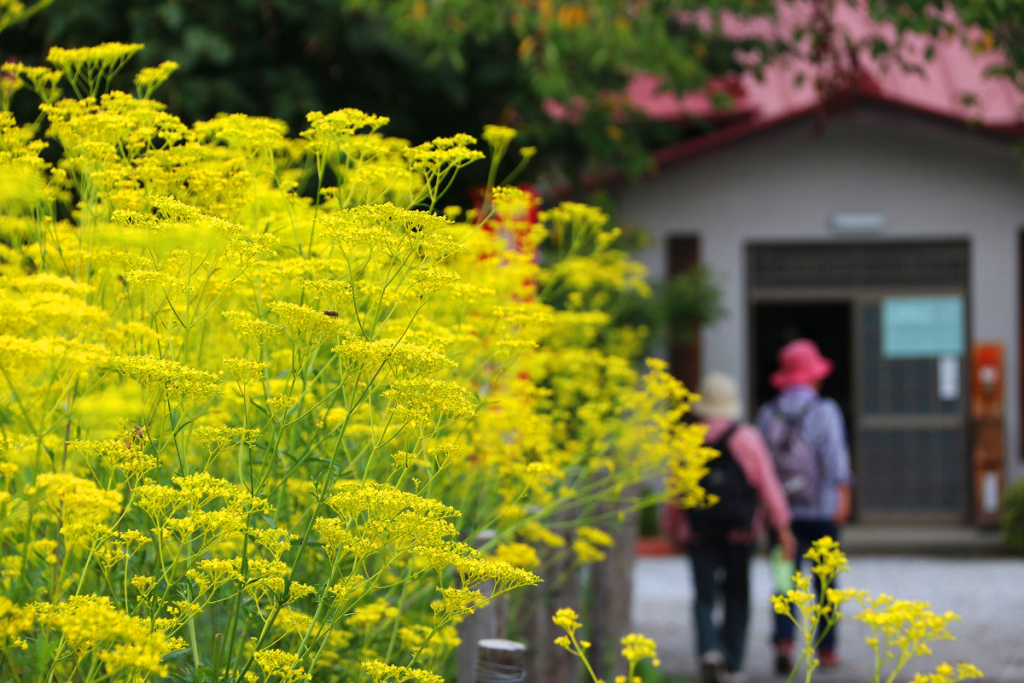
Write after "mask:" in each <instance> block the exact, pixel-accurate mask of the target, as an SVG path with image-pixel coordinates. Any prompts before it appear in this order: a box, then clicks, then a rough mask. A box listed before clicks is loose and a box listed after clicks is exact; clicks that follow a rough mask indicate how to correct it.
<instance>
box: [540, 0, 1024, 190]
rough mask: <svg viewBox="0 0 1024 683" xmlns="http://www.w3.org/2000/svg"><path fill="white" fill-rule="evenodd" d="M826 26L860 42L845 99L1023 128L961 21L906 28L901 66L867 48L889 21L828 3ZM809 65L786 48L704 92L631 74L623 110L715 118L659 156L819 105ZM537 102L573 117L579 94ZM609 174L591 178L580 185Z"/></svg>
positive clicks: (1021, 102) (839, 40) (1003, 132)
mask: <svg viewBox="0 0 1024 683" xmlns="http://www.w3.org/2000/svg"><path fill="white" fill-rule="evenodd" d="M814 7H815V4H814V3H813V2H808V1H807V0H777V4H776V9H777V16H776V17H774V18H768V17H755V18H744V17H738V16H735V15H731V14H723V15H720V16H719V21H720V24H719V26H720V30H721V31H722V33H723V34H724V35H725V36H726V37H728V38H730V39H737V40H739V39H745V38H747V39H749V38H757V39H771V38H773V37H779V36H792V35H793V31H794V29H795V28H797V27H800V26H808V25H809V23H810V21H811V17H812V13H813V11H814ZM680 20H681V21H682V22H683V23H692V24H696V25H699V26H701V27H702V28H703V29H704V30H705V31H709V30H710V29H711V15H710V13H708V12H703V11H702V12H696V13H689V14H685V15H681V17H680ZM831 24H832V26H833V28H834V33H833V36H832V40H833V45H834V46H843V45H845V44H847V43H848V42H849V43H852V44H855V45H862V46H863V47H861V48H860V49H858V50H857V51H856V62H857V63H856V64H855V65H853V64H851V61H852V59H851V58H849V57H847V58H845V59H843V58H842V57H840V59H841V62H840V63H839V66H840V68H842V69H846V70H848V72H849V73H850V74H852V77H851V78H849V79H848V85H846V86H845V87H844V90H843V92H842V94H843V95H844V96H845V97H846V98H847V99H849V100H867V101H871V102H880V103H884V104H886V105H889V106H895V107H897V108H899V109H904V110H909V111H914V112H917V113H921V114H925V115H927V116H929V117H931V118H937V119H940V120H945V121H951V122H954V123H957V124H965V123H969V124H972V125H973V126H974V127H975V128H979V129H981V130H983V131H985V132H988V133H992V134H996V135H998V136H1000V137H1006V138H1012V137H1014V136H1020V135H1024V92H1022V91H1021V90H1020V89H1019V88H1018V87H1017V86H1016V85H1015V84H1014V83H1013V81H1012V80H1011V79H1010V78H1008V77H1005V76H996V75H992V74H990V73H989V71H990V70H991V69H993V68H995V67H998V66H1000V65H1002V64H1003V63H1004V60H1003V56H1002V55H1001V54H1000V53H999V52H997V51H992V50H984V49H978V48H977V47H975V46H977V45H979V44H981V43H982V40H981V38H982V36H981V34H980V32H977V31H973V30H971V29H965V30H964V31H962V33H961V35H958V36H955V37H948V38H943V39H932V38H929V37H926V36H922V35H918V34H905V35H904V37H903V43H902V47H901V50H900V55H901V56H902V57H903V58H904V59H905V60H906V61H907V62H909V63H910V64H912V65H914V67H916V68H914V69H907V68H905V67H903V66H901V65H899V64H896V63H894V60H893V58H892V55H889V56H886V55H883V56H881V57H879V58H875V57H873V56H872V55H871V53H870V49H869V47H868V46H869V45H870V40H871V39H872V38H875V37H877V38H882V39H884V40H885V41H886V43H887V44H890V45H891V44H893V41H894V40H895V38H896V29H895V27H893V26H892V25H889V24H884V23H879V22H877V21H874V20H873V19H871V18H870V17H869V16H868V14H867V11H866V10H865V9H864V8H863V6H862V5H861V6H860V7H853V6H851V5H850V4H849V3H847V2H837V3H835V5H834V11H833V14H832V16H831ZM929 45H930V46H931V47H932V50H933V54H932V56H931V58H930V59H928V58H926V56H925V55H926V50H927V48H928V46H929ZM836 54H839V55H843V54H845V50H836ZM741 58H742V55H738V56H737V59H738V60H739V59H741ZM817 68H818V67H816V66H815V65H813V64H812V63H811V62H810V61H809V60H807V59H804V58H801V57H799V56H787V57H784V58H779V59H778V60H776V61H775V62H773V63H771V64H769V65H768V66H766V67H765V68H764V69H763V70H762V75H761V78H758V77H757V76H755V75H754V74H753V73H750V72H745V73H742V74H737V75H734V76H731V77H725V78H721V79H716V80H715V81H713V82H712V83H711V84H710V85H709V87H708V88H706V89H705V90H702V91H699V92H691V93H683V94H677V93H672V92H668V91H665V90H663V89H662V88H661V80H660V79H659V78H658V77H657V76H654V75H651V74H640V75H637V76H635V77H634V78H633V79H632V80H631V81H630V82H629V83H628V84H627V86H626V88H625V93H624V94H625V95H626V99H627V101H628V102H629V104H630V106H631V107H632V108H634V109H636V110H637V111H640V112H642V113H644V114H646V115H647V116H648V117H649V118H651V119H654V120H660V121H685V120H687V119H693V118H699V119H706V120H711V121H717V122H719V125H718V126H717V128H716V130H715V131H714V132H711V133H707V134H704V135H701V136H698V137H695V138H691V139H689V140H686V141H685V142H682V143H680V144H678V145H674V146H673V147H670V148H667V149H664V150H661V151H659V152H658V153H656V154H655V158H656V159H657V161H658V162H659V163H667V162H670V161H673V160H675V159H679V158H682V157H685V156H689V155H691V154H694V153H697V152H701V151H704V150H706V149H709V148H712V147H715V146H717V145H719V144H722V143H723V142H726V141H731V140H736V139H738V138H742V137H745V136H746V135H748V134H750V133H753V132H756V131H759V130H764V129H765V128H769V127H773V126H775V125H777V124H781V123H784V122H786V121H790V120H793V119H795V118H799V117H802V116H805V115H808V114H810V113H813V112H814V111H816V110H819V109H820V107H821V105H822V97H821V95H820V93H819V92H818V89H817V88H816V87H815V81H816V78H815V77H816V75H817V72H816V69H817ZM716 89H717V90H724V91H726V92H727V93H728V94H729V95H730V98H731V100H732V105H731V107H730V108H729V109H728V110H726V111H722V110H721V109H717V110H716V109H715V107H714V104H713V102H714V98H713V97H712V91H714V90H716ZM545 104H546V109H547V111H548V113H549V115H551V116H552V117H553V118H556V119H563V120H573V119H574V118H576V116H578V114H579V109H580V107H582V106H585V105H584V104H583V103H581V102H574V103H571V105H570V106H568V107H566V106H564V105H562V104H558V103H553V102H549V103H545ZM612 175H613V176H614V175H617V174H612ZM610 179H611V177H610V176H605V177H604V178H603V179H601V178H591V179H590V180H589V182H587V183H586V184H588V185H593V184H597V183H600V182H602V180H603V181H607V180H610Z"/></svg>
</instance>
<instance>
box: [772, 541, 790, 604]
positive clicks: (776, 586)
mask: <svg viewBox="0 0 1024 683" xmlns="http://www.w3.org/2000/svg"><path fill="white" fill-rule="evenodd" d="M768 566H769V567H770V568H771V572H772V589H773V591H774V592H775V593H776V594H778V593H785V592H786V591H788V590H789V589H790V588H792V587H793V572H795V571H796V562H795V561H794V560H787V559H786V550H785V549H784V548H783V547H782V546H781V545H776V546H774V547H773V548H772V549H771V552H770V553H769V554H768Z"/></svg>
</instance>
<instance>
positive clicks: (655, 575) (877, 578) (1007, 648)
mask: <svg viewBox="0 0 1024 683" xmlns="http://www.w3.org/2000/svg"><path fill="white" fill-rule="evenodd" d="M850 565H851V572H850V573H847V574H844V575H842V583H841V585H843V586H855V587H857V588H867V589H869V590H871V591H872V592H874V593H878V592H885V593H888V594H890V595H893V596H896V597H899V598H907V599H915V600H928V601H930V602H931V604H932V608H933V609H934V610H935V611H937V612H944V611H946V610H952V611H954V612H956V613H957V614H959V615H960V616H961V617H962V618H963V620H962V621H961V622H959V623H957V624H954V625H953V626H952V627H951V629H950V630H951V632H952V633H953V635H955V636H957V638H958V640H957V641H955V642H939V643H936V644H935V645H934V648H933V649H934V651H935V654H933V655H931V656H929V657H925V658H922V659H920V660H915V662H912V663H911V665H910V666H911V667H913V668H912V671H933V670H934V668H935V666H936V665H937V664H939V663H940V662H942V661H949V662H956V661H961V660H963V661H969V662H972V663H974V664H976V665H977V666H979V667H980V668H981V670H982V671H983V672H984V673H985V680H986V681H988V682H989V683H1024V560H1020V559H1006V558H984V559H946V558H929V557H917V556H915V557H901V556H884V557H882V556H853V557H851V558H850ZM751 586H752V588H751V590H752V599H753V602H754V609H753V614H752V615H751V624H750V634H749V641H748V651H747V658H746V659H747V661H746V670H747V672H748V673H749V674H750V678H751V683H769V682H772V683H777V682H779V681H784V680H785V679H783V678H777V677H775V676H774V674H773V672H772V652H771V647H770V643H769V640H770V634H771V615H770V614H769V612H770V606H769V604H768V600H767V595H768V593H769V586H770V578H769V574H768V564H767V561H766V560H765V558H763V557H758V558H756V559H755V561H754V566H753V576H752V583H751ZM633 598H634V599H633V627H634V628H635V629H636V630H637V631H640V632H642V633H645V634H646V635H648V636H650V637H652V638H654V639H655V640H657V641H658V644H659V647H658V650H659V654H660V655H661V659H662V666H663V667H664V669H665V673H666V674H668V675H670V676H683V677H692V676H695V674H696V666H695V659H696V657H695V654H694V652H695V645H694V643H695V638H694V635H693V623H692V609H691V606H692V603H693V588H692V581H691V576H690V564H689V561H688V559H687V558H686V557H685V556H672V557H652V558H640V559H639V560H638V563H637V567H636V573H635V579H634V584H633ZM848 611H849V612H850V613H851V616H852V614H853V613H854V612H855V611H856V607H851V608H850V609H849V610H848ZM867 633H868V632H867V629H866V628H865V627H864V626H863V625H862V624H861V623H860V622H857V621H855V620H853V619H851V618H847V619H846V620H844V622H843V623H842V628H841V630H840V632H839V656H840V659H841V660H842V666H841V667H840V668H839V669H837V670H834V671H821V673H820V674H816V675H815V678H814V680H815V681H817V682H820V683H869V682H870V681H871V677H872V676H871V670H870V667H871V651H870V650H869V649H868V647H867V645H865V644H864V637H865V635H867ZM910 677H911V676H907V677H906V678H907V679H908V680H909V678H910Z"/></svg>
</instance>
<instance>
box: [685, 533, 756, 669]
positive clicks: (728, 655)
mask: <svg viewBox="0 0 1024 683" xmlns="http://www.w3.org/2000/svg"><path fill="white" fill-rule="evenodd" d="M750 551H751V546H750V544H745V543H727V542H726V541H725V539H703V540H699V541H696V542H694V543H692V544H691V545H690V549H689V553H690V560H691V561H692V562H693V580H694V584H695V585H696V592H697V596H696V600H695V601H694V605H693V612H694V618H695V620H696V622H697V648H698V649H699V651H700V654H701V655H703V654H704V653H706V652H710V651H712V650H718V651H719V652H721V653H722V654H723V655H725V661H726V665H727V666H728V668H729V670H730V671H738V670H739V669H740V666H741V665H742V663H743V649H744V647H745V646H746V641H747V620H748V617H749V616H750ZM719 591H721V594H722V596H723V597H724V598H725V620H724V622H723V623H722V625H721V627H716V626H715V624H714V621H713V619H712V611H713V609H714V606H715V598H716V596H717V595H718V593H719Z"/></svg>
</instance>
